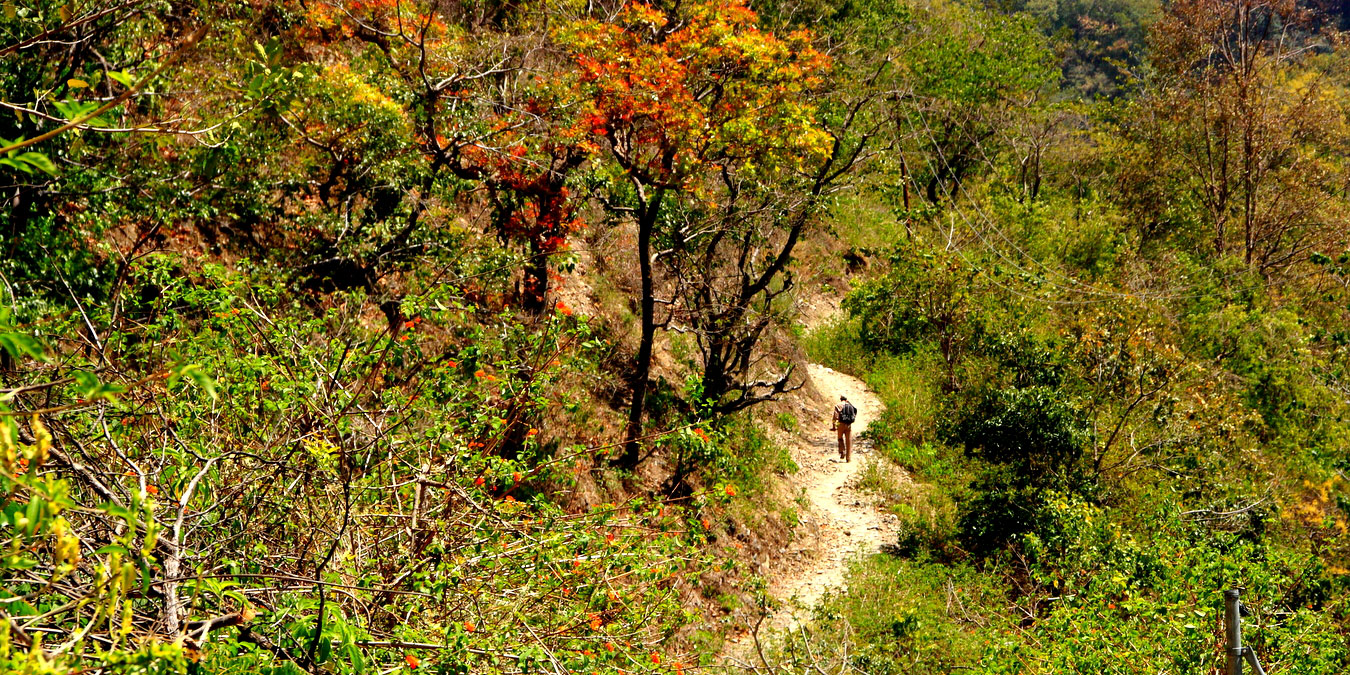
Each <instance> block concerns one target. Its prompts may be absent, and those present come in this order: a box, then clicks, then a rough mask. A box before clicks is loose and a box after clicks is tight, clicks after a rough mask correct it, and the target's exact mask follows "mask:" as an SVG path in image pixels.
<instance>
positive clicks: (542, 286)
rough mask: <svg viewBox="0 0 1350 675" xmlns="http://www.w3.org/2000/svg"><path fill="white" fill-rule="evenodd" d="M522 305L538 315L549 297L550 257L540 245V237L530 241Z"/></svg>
mask: <svg viewBox="0 0 1350 675" xmlns="http://www.w3.org/2000/svg"><path fill="white" fill-rule="evenodd" d="M521 295H522V297H521V301H520V304H521V306H522V307H524V308H525V311H527V312H530V313H533V314H538V313H540V312H542V311H543V310H544V300H545V296H547V295H548V255H547V254H546V253H545V252H544V249H543V247H542V246H540V243H539V237H535V238H533V239H532V240H531V241H530V258H529V260H527V261H525V288H524V289H523V291H522V293H521Z"/></svg>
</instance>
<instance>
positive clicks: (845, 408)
mask: <svg viewBox="0 0 1350 675" xmlns="http://www.w3.org/2000/svg"><path fill="white" fill-rule="evenodd" d="M857 418H858V409H857V408H854V407H853V404H852V403H849V402H848V401H844V405H842V406H840V407H839V423H840V424H853V420H855V419H857Z"/></svg>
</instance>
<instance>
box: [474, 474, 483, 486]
mask: <svg viewBox="0 0 1350 675" xmlns="http://www.w3.org/2000/svg"><path fill="white" fill-rule="evenodd" d="M473 484H474V485H477V486H478V487H483V477H482V476H479V477H477V478H475V479H473Z"/></svg>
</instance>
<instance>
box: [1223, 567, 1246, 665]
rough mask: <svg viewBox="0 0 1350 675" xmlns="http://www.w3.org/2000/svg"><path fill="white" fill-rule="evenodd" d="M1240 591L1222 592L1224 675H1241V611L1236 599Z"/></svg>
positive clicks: (1239, 595) (1234, 589) (1240, 594)
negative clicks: (1224, 638)
mask: <svg viewBox="0 0 1350 675" xmlns="http://www.w3.org/2000/svg"><path fill="white" fill-rule="evenodd" d="M1241 596H1242V591H1241V590H1239V589H1236V588H1233V589H1230V590H1227V591H1224V592H1223V621H1224V628H1225V629H1226V630H1225V633H1226V635H1227V640H1225V643H1226V644H1225V645H1224V646H1225V647H1226V649H1225V650H1224V656H1225V658H1226V663H1227V666H1228V667H1227V668H1226V669H1225V670H1224V673H1225V674H1226V675H1242V610H1241V609H1240V607H1239V605H1240V603H1239V602H1238V599H1239V598H1240V597H1241Z"/></svg>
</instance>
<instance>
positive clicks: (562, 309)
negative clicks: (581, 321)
mask: <svg viewBox="0 0 1350 675" xmlns="http://www.w3.org/2000/svg"><path fill="white" fill-rule="evenodd" d="M553 307H554V308H555V309H557V310H558V313H559V314H562V315H563V316H572V308H571V307H568V306H567V303H565V302H563V301H562V300H559V301H558V304H556V305H554V306H553Z"/></svg>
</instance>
